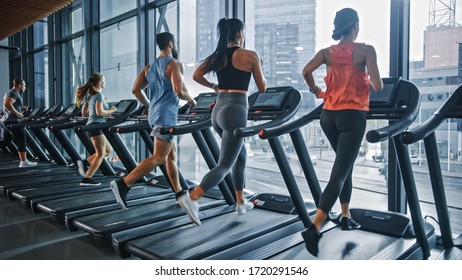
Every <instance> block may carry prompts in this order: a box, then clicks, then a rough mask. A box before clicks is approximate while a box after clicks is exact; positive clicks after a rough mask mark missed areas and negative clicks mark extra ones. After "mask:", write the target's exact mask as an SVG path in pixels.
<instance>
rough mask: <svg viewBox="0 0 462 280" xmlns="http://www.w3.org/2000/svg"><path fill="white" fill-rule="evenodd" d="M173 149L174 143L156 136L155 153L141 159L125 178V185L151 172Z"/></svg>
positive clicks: (129, 184) (128, 185)
mask: <svg viewBox="0 0 462 280" xmlns="http://www.w3.org/2000/svg"><path fill="white" fill-rule="evenodd" d="M171 149H172V144H170V143H168V142H165V141H162V140H159V139H157V138H156V139H155V141H154V154H153V155H152V156H150V157H148V158H146V159H144V160H143V161H141V162H140V164H138V166H137V167H136V168H135V169H133V171H132V172H130V173H129V174H128V175H127V176H126V177H125V178H124V179H123V180H124V182H125V185H127V187H130V186H131V185H132V184H133V183H135V182H136V181H138V180H139V179H141V178H142V177H143V176H145V175H147V174H149V172H151V171H152V170H153V169H154V168H156V167H157V166H159V165H161V164H163V163H164V162H165V159H166V158H167V156H168V155H169V153H170V150H171ZM177 176H178V175H177Z"/></svg>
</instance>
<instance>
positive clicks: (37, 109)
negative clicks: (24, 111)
mask: <svg viewBox="0 0 462 280" xmlns="http://www.w3.org/2000/svg"><path fill="white" fill-rule="evenodd" d="M38 112H40V108H35V109H34V110H33V111H32V112H30V114H29V116H35V115H37V114H38Z"/></svg>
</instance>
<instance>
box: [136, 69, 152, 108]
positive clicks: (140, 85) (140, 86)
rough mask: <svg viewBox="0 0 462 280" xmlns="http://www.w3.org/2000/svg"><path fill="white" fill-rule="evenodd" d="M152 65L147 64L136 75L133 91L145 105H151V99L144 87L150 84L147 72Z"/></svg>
mask: <svg viewBox="0 0 462 280" xmlns="http://www.w3.org/2000/svg"><path fill="white" fill-rule="evenodd" d="M149 67H150V65H149V64H148V65H146V66H145V67H144V68H143V70H141V72H140V73H139V74H138V77H136V80H135V82H134V83H133V87H132V93H133V95H134V96H135V98H136V99H138V101H139V102H141V103H142V104H143V105H144V106H146V107H149V99H148V97H147V96H146V93H145V92H144V89H145V88H146V87H147V86H148V81H147V80H146V73H147V71H148V70H149Z"/></svg>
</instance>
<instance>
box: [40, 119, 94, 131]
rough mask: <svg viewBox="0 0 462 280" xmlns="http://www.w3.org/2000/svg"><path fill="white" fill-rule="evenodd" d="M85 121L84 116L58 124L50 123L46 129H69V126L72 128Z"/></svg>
mask: <svg viewBox="0 0 462 280" xmlns="http://www.w3.org/2000/svg"><path fill="white" fill-rule="evenodd" d="M86 122H87V119H86V118H83V119H76V120H72V121H70V122H65V123H60V124H50V125H49V126H48V129H50V130H62V129H69V128H73V127H75V126H78V125H83V124H85V123H86Z"/></svg>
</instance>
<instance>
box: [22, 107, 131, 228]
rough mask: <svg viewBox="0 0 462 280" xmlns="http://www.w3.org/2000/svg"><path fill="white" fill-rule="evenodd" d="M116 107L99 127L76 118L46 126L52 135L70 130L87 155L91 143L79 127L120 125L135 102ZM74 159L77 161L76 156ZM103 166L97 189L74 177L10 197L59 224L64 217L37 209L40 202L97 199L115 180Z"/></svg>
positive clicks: (91, 148)
mask: <svg viewBox="0 0 462 280" xmlns="http://www.w3.org/2000/svg"><path fill="white" fill-rule="evenodd" d="M116 106H117V111H116V112H114V113H113V114H112V115H111V116H110V117H108V118H107V119H106V122H105V123H102V124H92V125H85V123H86V120H83V119H80V118H77V119H73V120H71V122H67V123H63V124H53V125H50V127H49V128H50V129H51V130H54V131H55V133H56V132H57V130H62V129H63V128H71V127H72V128H74V130H75V131H76V133H77V134H78V136H79V138H80V139H81V140H82V142H83V143H84V145H85V147H86V148H87V150H89V151H90V153H92V152H94V149H93V145H92V144H91V141H90V139H89V137H88V135H87V134H86V133H85V132H84V131H82V130H83V129H82V127H85V128H90V129H91V128H93V126H95V125H98V126H102V125H103V124H107V125H108V126H110V125H111V124H118V123H121V122H124V121H125V120H126V119H127V117H128V116H129V115H130V114H133V113H134V112H136V109H137V107H138V102H137V101H136V100H133V99H130V100H122V101H120V102H119V103H118V104H116ZM76 124H77V126H76ZM103 131H104V130H103ZM60 137H65V135H64V133H62V134H61V135H60ZM65 139H67V137H65ZM67 140H68V139H67ZM73 153H76V152H75V151H73ZM77 156H78V157H79V158H80V156H79V155H77ZM103 163H106V164H107V168H104V167H105V166H104V165H103V164H102V166H101V167H100V169H101V170H102V171H103V174H104V175H105V176H104V177H103V176H101V175H96V176H95V177H94V178H95V179H96V180H97V181H101V183H102V184H101V185H99V186H93V187H82V186H80V180H81V177H80V175H78V174H77V175H78V176H79V178H80V180H79V181H76V182H69V183H67V184H63V183H62V184H61V185H57V186H48V187H40V188H30V189H24V190H21V191H15V192H14V196H15V197H17V198H21V199H22V200H23V202H24V201H25V202H24V203H26V204H27V203H29V207H30V208H31V209H32V210H33V211H34V212H39V211H42V212H46V213H49V214H51V217H52V219H53V220H56V221H58V222H60V223H63V222H64V218H63V216H62V215H59V214H56V213H54V211H53V209H49V208H46V207H45V208H41V207H38V205H39V204H43V203H48V201H57V200H69V201H77V200H78V199H79V197H80V196H84V195H87V196H97V195H98V194H100V193H104V192H107V191H108V190H110V188H109V182H110V181H111V180H114V179H115V178H116V177H115V176H116V173H115V171H114V170H113V168H112V167H111V166H110V165H109V163H108V162H107V160H106V159H105V160H104V161H103ZM64 183H66V182H64Z"/></svg>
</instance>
